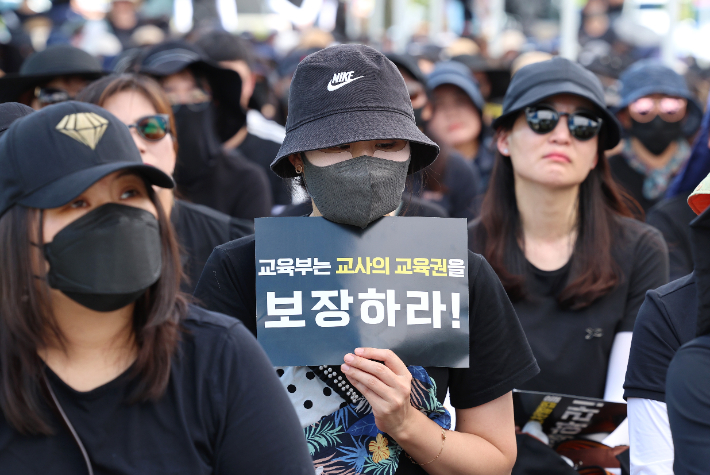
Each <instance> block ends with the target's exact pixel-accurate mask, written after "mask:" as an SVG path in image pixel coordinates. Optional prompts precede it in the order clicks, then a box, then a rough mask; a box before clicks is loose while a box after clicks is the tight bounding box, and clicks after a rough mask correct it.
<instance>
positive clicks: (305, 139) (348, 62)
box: [271, 44, 439, 178]
mask: <svg viewBox="0 0 710 475" xmlns="http://www.w3.org/2000/svg"><path fill="white" fill-rule="evenodd" d="M288 110H289V114H288V118H287V119H286V138H285V139H284V142H283V144H282V145H281V149H280V150H279V153H278V154H277V156H276V159H275V160H274V161H273V163H272V164H271V169H272V170H273V171H274V172H276V174H277V175H279V176H280V177H282V178H291V177H295V176H296V171H295V169H294V168H293V166H292V165H291V164H290V163H289V162H288V160H286V157H288V156H289V155H291V154H292V153H299V152H305V151H308V150H317V149H321V148H328V147H334V146H336V145H340V144H344V143H351V142H358V141H362V140H377V139H402V140H408V141H409V142H410V144H411V150H412V151H411V157H412V159H411V162H410V165H409V173H414V172H417V171H419V170H421V169H422V168H424V167H426V166H428V165H430V164H431V163H432V162H433V161H434V159H436V156H437V155H438V153H439V146H438V145H436V144H435V143H434V142H432V141H431V140H429V138H428V137H427V136H426V135H424V134H423V133H422V132H421V131H420V130H419V129H418V128H417V126H416V124H415V122H414V111H413V110H412V103H411V101H410V100H409V93H408V92H407V86H406V85H405V84H404V79H403V78H402V75H401V74H400V73H399V71H398V70H397V67H396V66H395V65H394V64H393V63H392V61H390V60H388V59H387V58H386V57H385V55H384V54H382V53H380V52H379V51H377V50H375V49H372V48H370V47H369V46H364V45H355V44H351V45H338V46H330V47H328V48H325V49H322V50H320V51H318V52H317V53H313V54H311V55H309V56H308V57H306V58H305V59H304V60H303V61H301V63H300V64H299V65H298V68H297V69H296V73H295V74H294V76H293V81H292V82H291V89H290V93H289V99H288Z"/></svg>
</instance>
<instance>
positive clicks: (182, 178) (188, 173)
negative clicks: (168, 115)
mask: <svg viewBox="0 0 710 475" xmlns="http://www.w3.org/2000/svg"><path fill="white" fill-rule="evenodd" d="M173 113H174V114H175V125H176V128H177V137H178V153H177V163H176V164H175V174H174V175H175V182H176V183H177V184H178V185H181V186H185V185H191V184H193V183H194V182H196V181H197V180H199V179H200V178H202V177H203V176H204V175H205V174H207V172H208V171H209V168H210V166H211V164H212V161H213V160H214V158H215V157H217V156H219V155H220V154H221V148H222V146H221V144H220V141H219V138H218V137H217V132H216V131H215V127H214V117H215V116H214V114H215V112H214V106H213V105H212V104H211V103H204V104H189V105H187V104H185V105H179V106H173Z"/></svg>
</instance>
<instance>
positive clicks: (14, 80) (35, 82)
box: [0, 45, 106, 102]
mask: <svg viewBox="0 0 710 475" xmlns="http://www.w3.org/2000/svg"><path fill="white" fill-rule="evenodd" d="M105 74H106V73H105V72H104V71H103V70H102V68H101V63H99V60H98V59H96V58H94V57H93V56H91V55H90V54H89V53H87V52H86V51H83V50H81V49H79V48H75V47H74V46H70V45H54V46H50V47H48V48H47V49H45V50H44V51H40V52H37V53H34V54H32V55H31V56H30V57H28V58H27V59H26V60H25V62H24V63H22V66H21V67H20V71H19V72H18V73H17V74H7V75H5V76H3V77H0V102H13V101H16V100H17V99H19V98H20V96H21V95H22V94H23V93H25V92H27V91H29V90H31V89H34V88H35V87H37V86H41V85H43V84H45V83H47V82H49V81H51V80H52V79H53V78H56V77H58V76H82V77H85V78H86V79H89V80H94V79H98V78H100V77H101V76H103V75H105Z"/></svg>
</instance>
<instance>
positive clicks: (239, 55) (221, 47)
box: [195, 30, 254, 68]
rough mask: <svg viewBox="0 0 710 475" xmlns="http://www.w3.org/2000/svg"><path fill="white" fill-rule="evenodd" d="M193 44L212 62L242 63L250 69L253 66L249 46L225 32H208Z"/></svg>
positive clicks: (241, 39)
mask: <svg viewBox="0 0 710 475" xmlns="http://www.w3.org/2000/svg"><path fill="white" fill-rule="evenodd" d="M195 44H196V45H197V46H199V47H200V48H202V50H204V52H205V53H207V56H209V58H210V59H211V60H212V61H217V62H219V61H244V62H246V63H247V65H249V67H250V68H251V67H252V66H253V65H254V55H253V54H252V48H251V44H250V43H249V42H248V41H247V40H245V39H243V38H240V37H238V36H235V35H233V34H231V33H227V32H226V31H222V30H212V31H209V32H207V33H205V34H203V35H201V36H200V37H199V38H198V39H197V40H196V41H195Z"/></svg>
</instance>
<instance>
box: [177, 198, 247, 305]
mask: <svg viewBox="0 0 710 475" xmlns="http://www.w3.org/2000/svg"><path fill="white" fill-rule="evenodd" d="M170 222H171V223H172V224H173V227H174V228H175V232H176V234H177V239H178V242H179V243H180V251H181V253H182V255H181V260H182V263H183V265H182V268H183V270H184V271H185V275H186V277H187V280H186V281H183V283H182V285H181V290H182V291H183V292H186V293H188V294H192V292H193V291H194V290H195V286H196V285H197V281H198V280H200V275H201V274H202V268H203V267H204V266H205V262H207V259H208V258H209V257H210V254H212V250H213V249H214V248H215V247H217V246H219V245H220V244H224V243H225V242H229V241H232V240H234V239H239V238H240V237H244V236H248V235H249V234H253V233H254V225H253V224H252V222H251V221H247V220H244V219H237V218H232V217H230V216H228V215H226V214H224V213H220V212H219V211H215V210H213V209H212V208H208V207H207V206H202V205H196V204H194V203H188V202H187V201H183V200H175V205H174V206H173V209H172V212H171V213H170Z"/></svg>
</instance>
